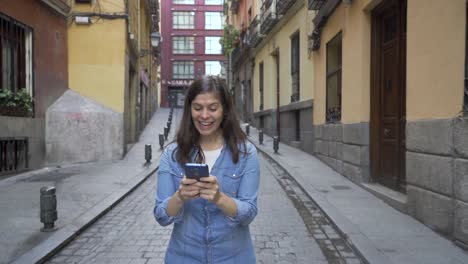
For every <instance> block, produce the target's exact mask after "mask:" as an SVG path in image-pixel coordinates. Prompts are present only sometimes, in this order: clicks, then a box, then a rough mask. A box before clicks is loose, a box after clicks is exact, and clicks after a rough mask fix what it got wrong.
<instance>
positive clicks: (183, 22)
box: [173, 11, 195, 29]
mask: <svg viewBox="0 0 468 264" xmlns="http://www.w3.org/2000/svg"><path fill="white" fill-rule="evenodd" d="M194 27H195V12H186V11H177V12H174V13H173V28H174V29H193V28H194Z"/></svg>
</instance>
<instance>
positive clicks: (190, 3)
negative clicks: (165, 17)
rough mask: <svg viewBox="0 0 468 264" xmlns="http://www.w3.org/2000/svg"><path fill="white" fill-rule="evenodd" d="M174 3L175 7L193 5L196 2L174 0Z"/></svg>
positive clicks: (193, 0) (191, 0)
mask: <svg viewBox="0 0 468 264" xmlns="http://www.w3.org/2000/svg"><path fill="white" fill-rule="evenodd" d="M172 3H173V4H175V5H193V4H195V0H173V1H172Z"/></svg>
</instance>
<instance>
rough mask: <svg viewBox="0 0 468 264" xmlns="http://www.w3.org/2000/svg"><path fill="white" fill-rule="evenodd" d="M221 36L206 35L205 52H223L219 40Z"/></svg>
mask: <svg viewBox="0 0 468 264" xmlns="http://www.w3.org/2000/svg"><path fill="white" fill-rule="evenodd" d="M220 40H221V37H205V53H206V54H221V53H222V47H221V43H219V41H220Z"/></svg>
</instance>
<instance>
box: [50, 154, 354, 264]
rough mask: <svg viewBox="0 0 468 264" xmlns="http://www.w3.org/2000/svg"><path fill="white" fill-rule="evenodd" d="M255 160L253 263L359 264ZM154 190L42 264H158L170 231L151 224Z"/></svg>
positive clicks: (267, 165)
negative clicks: (258, 174) (257, 174)
mask: <svg viewBox="0 0 468 264" xmlns="http://www.w3.org/2000/svg"><path fill="white" fill-rule="evenodd" d="M260 160H261V186H260V197H259V199H258V207H259V214H258V216H257V218H256V219H255V221H254V222H253V223H252V225H251V233H252V238H253V240H254V244H255V249H256V253H257V262H258V263H262V264H267V263H268V264H270V263H278V264H281V263H282V264H286V263H311V264H324V263H361V262H360V261H359V260H358V258H356V256H355V255H354V253H352V250H350V249H349V247H348V246H347V245H346V243H344V242H343V241H344V240H343V239H341V240H340V238H339V235H338V233H337V232H335V231H334V230H333V227H332V226H331V225H330V224H329V222H327V221H326V218H325V217H324V216H323V215H320V212H319V210H318V209H317V208H316V207H315V206H314V205H313V203H312V202H311V201H309V200H307V198H308V197H306V196H305V195H304V194H303V193H301V192H300V188H297V187H291V186H293V183H292V181H290V180H288V181H287V182H288V184H285V181H284V179H287V177H286V176H285V174H284V172H282V171H281V169H280V168H279V167H278V166H277V165H276V164H275V163H274V162H273V161H271V160H266V159H264V158H263V157H262V156H261V157H260ZM273 174H276V175H273ZM277 179H278V181H277ZM281 179H283V181H282V180H281ZM155 187H156V177H155V175H153V176H151V177H150V178H149V179H148V180H147V182H145V183H143V184H142V185H141V186H140V187H139V188H138V189H136V190H135V191H134V192H132V193H131V194H130V195H129V196H127V197H126V198H124V199H123V200H122V201H121V202H120V203H119V204H118V205H117V206H116V207H114V208H113V209H111V210H110V211H109V212H108V213H107V214H106V215H104V216H103V217H102V218H101V219H99V220H98V221H97V222H95V223H94V224H92V225H91V226H90V227H89V228H88V229H87V230H85V231H84V232H83V233H82V234H80V235H79V236H78V237H76V238H75V239H74V240H73V241H72V242H70V243H69V244H68V245H67V246H66V247H64V248H63V249H62V250H61V251H59V252H58V253H57V254H55V255H54V256H53V257H52V258H51V259H49V260H48V261H47V262H46V263H99V264H105V263H131V264H134V263H142V264H151V263H163V259H164V254H165V250H166V247H167V244H168V241H169V236H170V232H171V227H165V228H163V227H161V226H159V225H158V224H157V223H156V221H155V220H154V217H153V213H152V210H153V206H154V193H155V189H156V188H155ZM284 188H285V189H284ZM293 189H294V191H291V190H293ZM285 190H286V191H285ZM297 197H301V199H297ZM301 203H302V204H303V205H307V206H301V205H300V204H301ZM312 215H315V216H317V217H320V219H322V220H321V221H322V222H320V223H318V222H317V220H318V218H314V216H312ZM324 219H325V220H324ZM317 242H318V243H317ZM340 243H341V244H340Z"/></svg>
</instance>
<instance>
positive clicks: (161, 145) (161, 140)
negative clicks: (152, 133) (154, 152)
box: [159, 134, 164, 149]
mask: <svg viewBox="0 0 468 264" xmlns="http://www.w3.org/2000/svg"><path fill="white" fill-rule="evenodd" d="M159 147H160V149H163V147H164V135H163V134H159Z"/></svg>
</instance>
